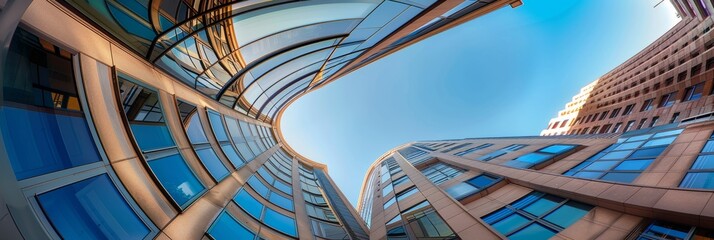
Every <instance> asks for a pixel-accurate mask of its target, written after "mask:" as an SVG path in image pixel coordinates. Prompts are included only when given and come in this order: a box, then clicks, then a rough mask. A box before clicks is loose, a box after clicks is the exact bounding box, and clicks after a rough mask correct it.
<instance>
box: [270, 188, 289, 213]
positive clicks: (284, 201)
mask: <svg viewBox="0 0 714 240" xmlns="http://www.w3.org/2000/svg"><path fill="white" fill-rule="evenodd" d="M268 200H269V201H270V202H271V203H273V204H275V205H277V206H278V207H281V208H284V209H286V210H288V211H293V210H294V208H293V200H291V199H290V198H286V197H283V196H281V195H280V194H277V193H275V192H271V193H270V198H269V199H268Z"/></svg>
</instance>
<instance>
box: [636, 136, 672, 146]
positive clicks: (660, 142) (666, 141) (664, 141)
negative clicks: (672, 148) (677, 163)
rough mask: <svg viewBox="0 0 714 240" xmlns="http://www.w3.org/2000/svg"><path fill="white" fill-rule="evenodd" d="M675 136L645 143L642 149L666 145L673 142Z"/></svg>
mask: <svg viewBox="0 0 714 240" xmlns="http://www.w3.org/2000/svg"><path fill="white" fill-rule="evenodd" d="M676 138H677V136H673V137H667V138H660V139H653V140H649V141H647V143H645V144H644V145H642V147H652V146H659V145H668V144H670V143H672V142H674V139H676Z"/></svg>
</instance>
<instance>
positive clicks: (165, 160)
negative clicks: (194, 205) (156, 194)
mask: <svg viewBox="0 0 714 240" xmlns="http://www.w3.org/2000/svg"><path fill="white" fill-rule="evenodd" d="M149 167H151V171H153V172H154V175H156V178H158V179H159V182H161V185H162V186H163V187H164V189H166V191H167V192H168V193H169V195H171V197H172V198H173V199H174V201H176V203H178V205H179V206H181V207H185V206H186V205H187V204H188V203H190V202H191V201H192V200H194V199H196V198H198V197H199V194H200V193H201V192H203V190H205V187H204V186H203V185H202V184H201V182H199V181H198V178H196V175H194V174H193V172H191V169H189V168H188V166H187V165H186V162H184V160H183V158H182V157H181V155H178V154H174V155H170V156H167V157H162V158H158V159H154V160H151V161H149Z"/></svg>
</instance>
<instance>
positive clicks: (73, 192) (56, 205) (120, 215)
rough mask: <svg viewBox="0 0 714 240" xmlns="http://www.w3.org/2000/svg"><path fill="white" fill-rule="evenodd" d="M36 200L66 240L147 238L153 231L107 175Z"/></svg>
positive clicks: (86, 180) (39, 196)
mask: <svg viewBox="0 0 714 240" xmlns="http://www.w3.org/2000/svg"><path fill="white" fill-rule="evenodd" d="M37 201H38V203H39V205H40V206H41V207H42V211H43V212H44V213H45V215H46V216H47V218H48V220H49V221H50V223H52V226H53V227H54V228H55V230H56V231H57V233H58V234H59V235H60V236H61V237H62V238H64V239H144V238H145V237H146V236H147V235H148V234H149V233H150V230H149V228H148V227H147V226H146V225H145V224H144V222H142V221H141V219H140V218H139V217H138V216H137V215H136V213H134V211H133V210H132V209H131V207H130V206H129V204H128V203H127V202H126V201H125V200H124V198H123V197H122V196H121V194H120V193H119V191H118V190H117V189H116V187H115V186H114V184H112V182H111V180H109V177H108V176H107V175H106V174H102V175H99V176H95V177H91V178H88V179H85V180H82V181H79V182H76V183H72V184H70V185H67V186H63V187H60V188H58V189H54V190H52V191H49V192H46V193H42V194H40V195H38V196H37Z"/></svg>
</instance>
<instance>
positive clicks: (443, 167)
mask: <svg viewBox="0 0 714 240" xmlns="http://www.w3.org/2000/svg"><path fill="white" fill-rule="evenodd" d="M421 172H422V174H424V176H426V177H427V178H428V179H429V180H431V182H433V183H434V184H437V185H438V184H441V183H443V182H446V181H448V180H449V179H452V178H455V177H456V176H459V175H461V173H463V172H464V170H463V169H460V168H457V167H454V166H451V165H449V164H446V163H443V162H438V163H435V164H432V165H430V166H429V167H426V168H424V169H422V170H421Z"/></svg>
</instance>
